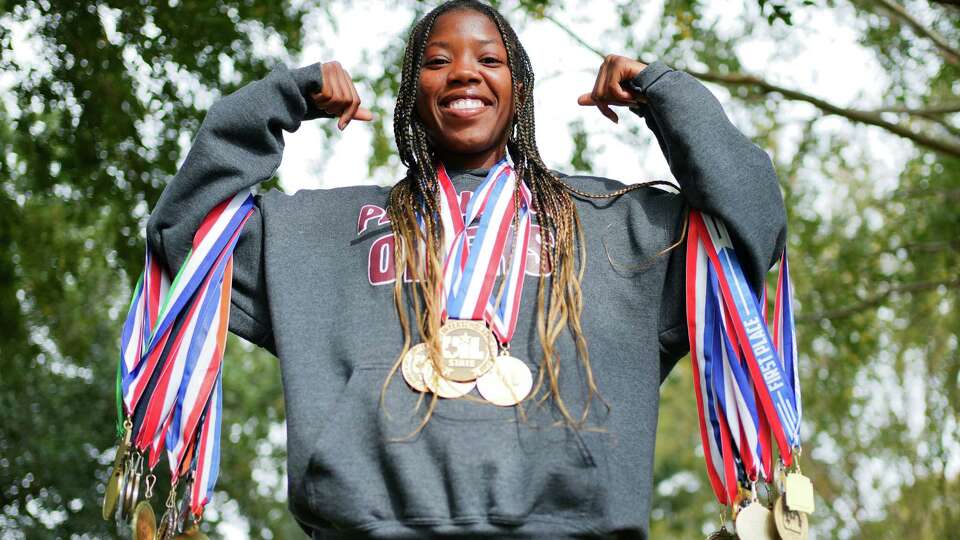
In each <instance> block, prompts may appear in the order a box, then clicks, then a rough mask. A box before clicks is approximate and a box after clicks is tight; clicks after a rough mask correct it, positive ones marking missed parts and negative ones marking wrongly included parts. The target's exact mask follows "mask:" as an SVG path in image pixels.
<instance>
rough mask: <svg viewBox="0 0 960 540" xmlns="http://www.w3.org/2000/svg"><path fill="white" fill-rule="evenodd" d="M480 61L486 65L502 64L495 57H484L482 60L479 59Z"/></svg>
mask: <svg viewBox="0 0 960 540" xmlns="http://www.w3.org/2000/svg"><path fill="white" fill-rule="evenodd" d="M480 61H481V62H483V63H484V64H487V65H496V64H502V63H503V62H501V61H500V59H499V58H497V57H496V56H484V57H483V58H481V59H480Z"/></svg>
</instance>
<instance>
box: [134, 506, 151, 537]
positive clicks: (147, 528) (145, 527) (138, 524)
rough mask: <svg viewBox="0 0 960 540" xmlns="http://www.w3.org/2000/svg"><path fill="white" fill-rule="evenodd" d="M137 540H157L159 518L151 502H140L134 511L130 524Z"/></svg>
mask: <svg viewBox="0 0 960 540" xmlns="http://www.w3.org/2000/svg"><path fill="white" fill-rule="evenodd" d="M130 528H131V529H132V530H133V538H134V539H135V540H155V539H156V538H157V516H156V514H154V513H153V507H152V506H150V502H149V501H140V502H139V503H137V507H136V509H134V511H133V520H132V521H131V522H130Z"/></svg>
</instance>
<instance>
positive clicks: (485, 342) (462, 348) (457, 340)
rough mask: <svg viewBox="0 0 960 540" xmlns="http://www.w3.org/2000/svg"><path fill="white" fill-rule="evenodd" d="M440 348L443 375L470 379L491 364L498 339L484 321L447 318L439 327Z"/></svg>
mask: <svg viewBox="0 0 960 540" xmlns="http://www.w3.org/2000/svg"><path fill="white" fill-rule="evenodd" d="M440 351H441V353H442V355H443V357H442V358H441V359H440V375H442V376H443V378H445V379H448V380H450V381H456V382H466V381H473V380H476V379H477V377H479V376H481V375H483V374H484V373H486V372H487V371H489V370H490V368H491V367H493V361H494V359H496V356H497V338H495V337H494V336H493V332H491V331H490V330H489V329H488V328H487V325H486V323H484V322H483V321H468V320H456V319H450V320H448V321H447V322H446V323H444V325H443V326H441V327H440ZM425 380H426V379H425ZM428 386H429V384H428Z"/></svg>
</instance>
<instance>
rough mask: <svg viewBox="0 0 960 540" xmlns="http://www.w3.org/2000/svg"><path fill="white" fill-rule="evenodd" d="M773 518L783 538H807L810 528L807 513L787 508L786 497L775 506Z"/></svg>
mask: <svg viewBox="0 0 960 540" xmlns="http://www.w3.org/2000/svg"><path fill="white" fill-rule="evenodd" d="M773 520H774V523H775V524H776V527H777V533H779V534H780V538H782V539H783V540H805V539H806V538H807V532H808V529H809V522H808V520H807V515H806V514H804V513H803V512H796V511H793V510H790V509H788V508H787V505H786V503H785V501H784V497H783V496H781V497H778V498H777V502H776V504H775V505H774V506H773Z"/></svg>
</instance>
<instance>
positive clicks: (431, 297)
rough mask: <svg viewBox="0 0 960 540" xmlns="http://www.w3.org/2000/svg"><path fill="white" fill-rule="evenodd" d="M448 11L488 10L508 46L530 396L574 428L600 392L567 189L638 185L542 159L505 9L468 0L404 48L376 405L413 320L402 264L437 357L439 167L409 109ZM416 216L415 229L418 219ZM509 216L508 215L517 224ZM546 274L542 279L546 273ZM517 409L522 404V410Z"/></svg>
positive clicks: (423, 332) (417, 29)
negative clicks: (528, 208)
mask: <svg viewBox="0 0 960 540" xmlns="http://www.w3.org/2000/svg"><path fill="white" fill-rule="evenodd" d="M456 10H472V11H476V12H479V13H481V14H483V15H486V16H487V17H488V18H489V19H490V20H491V21H493V22H494V24H496V26H497V29H498V31H499V33H500V36H501V38H502V39H503V43H504V45H505V48H506V52H507V64H508V65H509V67H510V73H511V78H512V83H513V96H514V100H513V101H514V115H513V124H512V125H511V126H510V128H509V129H510V135H509V137H508V140H507V150H508V151H509V153H510V155H511V156H512V157H513V164H514V169H515V172H516V175H517V178H518V179H519V180H520V181H521V182H523V183H525V184H526V185H527V187H528V188H529V189H530V192H531V195H532V198H533V200H532V206H533V209H534V210H535V211H536V213H537V221H538V224H539V226H540V231H541V233H540V234H541V242H540V265H541V268H540V278H539V282H538V291H537V308H536V309H537V333H538V335H539V338H540V343H541V346H542V349H543V357H542V358H541V362H540V368H541V369H540V370H539V373H538V376H537V381H536V384H535V386H534V389H533V390H532V391H531V393H530V395H531V396H536V395H538V394H540V391H541V389H542V387H543V386H544V385H547V386H548V387H549V391H548V392H545V393H543V395H542V396H541V397H540V398H539V399H537V400H536V401H537V402H538V403H541V404H542V403H544V402H545V400H546V399H547V398H548V397H551V396H552V397H553V401H554V404H555V406H556V407H557V409H558V410H559V412H560V413H561V414H562V416H563V419H564V422H565V423H566V424H568V425H570V426H573V427H580V426H582V425H583V423H584V422H586V420H587V418H588V414H589V409H590V404H591V403H592V401H593V398H594V397H599V394H598V391H597V388H596V384H595V381H594V378H593V372H592V369H591V367H590V357H589V354H588V352H587V347H586V339H585V338H584V335H583V331H582V327H581V323H580V313H581V311H582V307H583V301H582V300H583V299H582V290H581V288H580V283H581V281H582V279H583V274H584V270H585V268H584V264H583V263H584V261H585V260H586V257H585V254H586V248H585V244H584V239H583V230H582V226H581V223H580V218H579V215H578V213H577V209H576V206H575V204H574V201H573V196H572V195H577V196H580V197H586V198H608V197H619V196H620V195H623V194H624V193H627V192H628V191H632V190H635V189H639V188H641V187H644V186H645V185H650V184H655V183H656V182H653V183H649V184H637V185H632V186H626V187H624V188H622V189H619V190H616V191H614V192H612V193H607V194H592V193H586V192H582V191H579V190H577V189H575V188H573V187H572V186H569V185H567V184H566V183H565V182H563V181H562V180H561V179H560V178H559V177H557V175H556V174H554V173H553V171H551V170H550V169H549V168H548V167H547V166H546V165H545V164H544V162H543V159H542V158H541V156H540V151H539V149H538V148H537V140H536V123H535V121H534V106H533V105H534V104H533V87H534V73H533V67H532V65H531V62H530V58H529V56H528V55H527V53H526V51H525V50H524V48H523V45H522V44H521V43H520V40H519V39H518V37H517V35H516V33H515V32H514V30H513V28H512V27H511V26H510V24H509V23H508V22H507V21H506V20H505V19H504V18H503V16H502V15H501V14H500V13H499V12H498V11H497V10H496V9H494V8H492V7H491V6H488V5H486V4H483V3H481V2H478V1H476V0H452V1H448V2H445V3H444V4H442V5H440V6H438V7H437V8H435V9H433V10H432V11H430V12H429V13H427V14H426V15H425V16H424V17H423V18H422V19H420V21H419V22H417V24H416V25H414V27H413V29H412V31H411V32H410V35H409V38H408V40H407V44H406V49H405V51H404V56H403V69H402V75H401V82H400V89H399V91H398V93H397V103H396V110H395V112H394V135H395V138H396V143H397V150H398V152H399V154H400V160H401V162H402V163H403V164H404V165H405V166H406V167H407V174H406V176H405V177H404V179H403V180H401V181H400V182H399V183H397V184H396V185H395V186H394V187H393V188H392V189H391V191H390V195H389V198H388V203H387V204H388V208H387V210H388V215H389V217H390V223H391V228H392V230H393V235H394V241H395V249H394V268H395V272H396V279H395V283H394V303H395V307H396V309H397V312H398V315H399V317H400V323H401V326H402V327H403V335H404V345H403V349H402V350H401V352H400V355H399V356H398V358H397V360H396V362H395V363H394V366H393V369H392V370H391V371H390V374H389V375H388V376H387V379H386V380H385V381H384V384H383V388H382V390H381V403H382V402H383V399H384V396H385V395H386V390H387V387H388V385H389V383H390V380H391V378H392V376H393V375H394V374H395V373H396V371H397V370H398V369H399V367H400V364H401V362H402V360H403V357H404V355H405V354H406V353H407V351H408V350H409V348H410V343H411V335H410V332H411V325H410V323H409V319H408V316H407V313H408V312H407V305H406V303H405V302H404V286H403V284H404V281H405V279H404V275H405V274H406V273H407V272H409V276H408V277H409V278H410V279H409V283H410V285H409V291H408V296H409V297H410V305H411V306H412V307H413V311H414V314H415V321H414V322H415V327H416V329H417V331H418V332H419V334H420V337H421V338H422V340H423V342H424V343H426V345H427V349H428V353H429V356H430V359H431V361H432V362H433V363H434V366H435V367H436V368H437V372H439V371H440V370H439V365H438V363H437V362H438V359H439V358H440V343H439V326H440V302H439V300H440V299H439V291H440V289H441V284H442V279H443V276H442V270H441V267H440V266H441V264H440V257H441V255H440V254H439V246H442V245H443V239H442V237H443V227H442V226H441V225H440V223H439V222H438V208H437V192H438V189H439V187H438V186H439V185H438V182H437V170H436V168H435V166H434V162H435V159H436V157H435V154H434V151H433V149H432V147H431V145H430V141H429V137H428V135H427V131H426V129H425V127H424V125H423V123H422V121H421V119H420V118H419V116H418V114H417V112H416V100H417V93H418V87H419V79H420V69H421V65H422V61H423V55H424V51H425V49H426V45H427V40H428V37H429V35H430V32H431V31H432V29H433V26H434V24H435V23H436V20H437V18H438V17H439V16H440V15H443V14H444V13H448V12H451V11H456ZM520 197H521V195H520V182H518V183H517V185H516V187H515V191H514V204H515V205H519V204H520ZM418 215H419V216H420V219H421V220H422V228H421V225H420V224H419V223H418V217H417V216H418ZM516 219H517V217H516V215H515V216H514V220H515V222H514V223H515V224H516ZM548 273H549V274H550V278H549V283H548V280H547V274H548ZM565 329H569V330H570V331H571V334H572V335H573V338H574V342H575V345H576V349H577V356H578V358H579V359H580V360H581V362H582V364H583V367H584V372H585V377H586V382H587V389H588V394H587V399H586V405H585V407H584V410H583V411H582V413H581V415H580V417H579V418H578V419H575V418H574V416H573V415H572V414H571V413H570V411H569V410H568V408H567V406H566V404H565V403H564V401H563V398H562V397H561V396H560V359H559V358H558V356H557V355H556V351H555V343H556V340H557V339H558V338H559V337H560V335H561V334H562V333H563V331H564V330H565ZM436 402H437V397H436V395H434V396H433V398H432V399H431V400H430V404H429V407H428V409H427V412H426V414H425V415H424V417H423V419H422V420H421V422H420V425H419V427H418V428H417V429H416V430H415V431H414V432H413V433H411V436H412V435H414V434H415V433H416V432H417V431H419V430H420V429H421V428H423V426H425V425H426V423H427V421H428V420H429V419H430V416H431V415H432V413H433V410H434V408H435V406H436ZM522 413H523V410H522V409H521V414H522Z"/></svg>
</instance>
